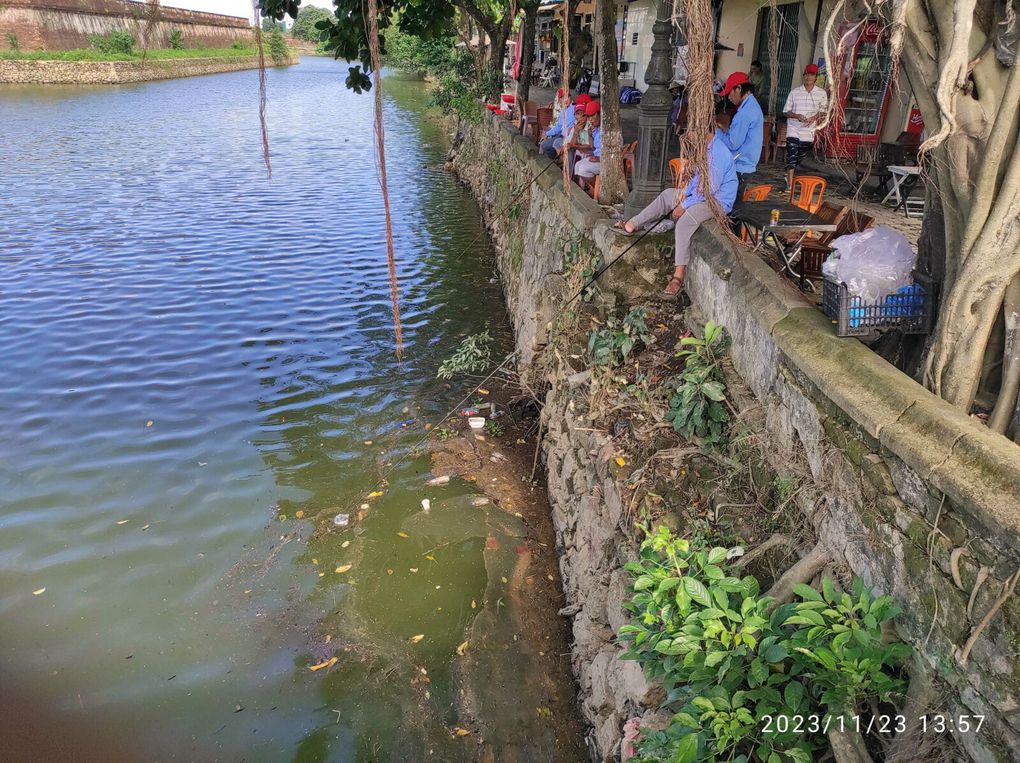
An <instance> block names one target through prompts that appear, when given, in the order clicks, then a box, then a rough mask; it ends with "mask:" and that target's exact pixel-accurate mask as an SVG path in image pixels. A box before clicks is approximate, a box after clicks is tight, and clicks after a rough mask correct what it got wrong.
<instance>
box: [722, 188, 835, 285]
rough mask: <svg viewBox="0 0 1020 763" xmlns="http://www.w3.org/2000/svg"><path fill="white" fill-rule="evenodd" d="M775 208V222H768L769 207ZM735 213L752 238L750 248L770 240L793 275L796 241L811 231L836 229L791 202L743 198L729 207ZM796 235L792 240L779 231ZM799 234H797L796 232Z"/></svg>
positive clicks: (794, 273) (785, 268)
mask: <svg viewBox="0 0 1020 763" xmlns="http://www.w3.org/2000/svg"><path fill="white" fill-rule="evenodd" d="M774 209H776V210H779V222H777V223H776V224H775V225H773V224H772V210H774ZM732 216H733V217H735V218H736V219H737V220H739V221H740V223H741V224H742V225H743V226H744V228H745V229H746V230H747V231H748V235H749V237H751V239H752V241H754V250H755V251H758V250H759V249H761V248H762V247H764V246H768V245H770V244H771V247H772V249H773V250H775V252H776V254H778V255H779V257H780V258H781V259H782V261H783V269H784V270H786V271H787V272H789V274H790V275H791V276H797V273H796V272H795V271H794V269H793V263H794V262H795V261H796V259H797V255H799V254H800V245H801V244H802V243H803V242H804V238H805V237H806V236H807V235H808V233H810V232H811V231H817V232H818V233H832V232H834V231H835V230H836V226H835V225H834V224H833V223H828V222H826V221H825V220H823V219H821V218H820V217H818V216H817V215H813V214H811V213H810V212H808V211H807V210H806V209H801V208H800V207H797V206H794V205H793V204H790V203H789V202H786V201H771V200H766V201H743V202H738V203H737V205H736V206H735V207H734V208H733V212H732ZM783 233H788V234H793V235H795V236H796V239H795V240H792V241H791V240H790V239H789V238H784V237H783V236H782V235H781V234H783ZM797 234H799V235H797Z"/></svg>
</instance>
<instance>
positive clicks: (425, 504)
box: [421, 498, 432, 511]
mask: <svg viewBox="0 0 1020 763" xmlns="http://www.w3.org/2000/svg"><path fill="white" fill-rule="evenodd" d="M431 508H432V502H431V501H430V500H429V499H428V498H422V499H421V510H422V511H428V510H429V509H431Z"/></svg>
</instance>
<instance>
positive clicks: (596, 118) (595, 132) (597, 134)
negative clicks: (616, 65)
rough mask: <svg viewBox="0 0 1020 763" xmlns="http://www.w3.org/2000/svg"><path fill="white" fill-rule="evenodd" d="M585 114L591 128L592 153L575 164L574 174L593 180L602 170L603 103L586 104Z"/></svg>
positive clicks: (592, 102)
mask: <svg viewBox="0 0 1020 763" xmlns="http://www.w3.org/2000/svg"><path fill="white" fill-rule="evenodd" d="M584 115H585V116H586V117H588V126H589V127H590V128H591V148H592V153H591V154H590V155H589V156H585V157H584V158H583V159H580V160H578V162H577V164H575V165H574V174H575V175H577V177H579V178H587V180H591V179H592V178H593V177H595V176H596V175H598V174H599V173H600V172H602V104H601V103H599V102H598V101H591V102H590V103H587V104H585V107H584Z"/></svg>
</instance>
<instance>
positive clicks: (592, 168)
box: [574, 156, 602, 178]
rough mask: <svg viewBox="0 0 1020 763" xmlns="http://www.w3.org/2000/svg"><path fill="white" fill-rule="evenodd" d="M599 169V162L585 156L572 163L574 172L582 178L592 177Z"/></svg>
mask: <svg viewBox="0 0 1020 763" xmlns="http://www.w3.org/2000/svg"><path fill="white" fill-rule="evenodd" d="M601 169H602V165H601V164H600V163H599V162H593V161H592V160H591V159H590V158H589V157H587V156H586V157H584V159H581V160H580V161H578V162H577V164H575V165H574V174H575V175H577V176H578V177H582V178H593V177H595V176H596V175H598V174H599V172H600V171H601Z"/></svg>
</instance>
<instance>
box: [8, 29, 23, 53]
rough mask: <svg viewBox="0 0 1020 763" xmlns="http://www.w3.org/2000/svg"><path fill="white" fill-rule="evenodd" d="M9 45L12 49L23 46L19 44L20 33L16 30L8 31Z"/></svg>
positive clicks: (18, 48)
mask: <svg viewBox="0 0 1020 763" xmlns="http://www.w3.org/2000/svg"><path fill="white" fill-rule="evenodd" d="M7 47H8V48H10V49H11V50H20V49H21V46H20V45H19V44H18V35H16V34H14V32H8V33H7Z"/></svg>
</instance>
